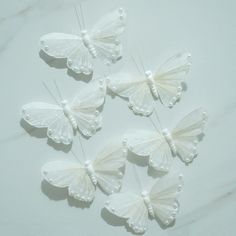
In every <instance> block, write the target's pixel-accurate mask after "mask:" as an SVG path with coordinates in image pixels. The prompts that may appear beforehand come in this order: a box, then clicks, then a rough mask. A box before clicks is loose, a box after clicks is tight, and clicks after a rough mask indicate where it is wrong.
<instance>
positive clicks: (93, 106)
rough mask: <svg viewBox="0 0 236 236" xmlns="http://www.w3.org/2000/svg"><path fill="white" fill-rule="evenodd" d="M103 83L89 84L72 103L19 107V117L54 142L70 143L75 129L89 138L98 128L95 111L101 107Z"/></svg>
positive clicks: (98, 114)
mask: <svg viewBox="0 0 236 236" xmlns="http://www.w3.org/2000/svg"><path fill="white" fill-rule="evenodd" d="M105 96H106V83H105V82H104V81H103V79H100V80H95V81H92V82H90V83H89V84H88V85H86V86H84V87H83V88H81V89H80V90H79V91H78V94H77V96H76V97H75V98H74V99H73V101H72V102H68V101H67V100H64V99H63V100H62V101H61V103H58V104H57V105H54V104H48V103H44V102H32V103H28V104H26V105H24V106H23V108H22V118H23V119H24V120H25V121H26V122H27V123H28V124H30V125H31V126H33V127H36V128H47V135H48V137H49V138H50V139H52V140H53V141H54V142H55V143H63V144H66V145H68V144H70V143H71V142H72V140H73V139H72V138H73V135H74V134H75V133H76V131H77V130H78V129H79V130H80V131H81V133H82V134H83V135H85V136H88V137H89V136H92V135H93V134H94V133H96V130H97V129H99V128H100V127H101V125H102V116H101V114H100V112H99V111H98V110H97V108H99V107H100V106H102V105H103V103H104V100H105Z"/></svg>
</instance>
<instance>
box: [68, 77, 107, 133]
mask: <svg viewBox="0 0 236 236" xmlns="http://www.w3.org/2000/svg"><path fill="white" fill-rule="evenodd" d="M105 96H106V83H105V81H103V80H94V81H91V82H90V83H89V84H88V85H86V86H85V87H83V88H82V89H81V90H80V91H79V92H78V95H77V96H76V97H75V99H74V100H73V101H72V103H71V105H70V106H71V112H72V115H73V116H74V117H75V119H76V122H77V125H78V128H79V130H80V131H81V132H82V133H83V135H85V136H92V135H93V134H94V133H95V132H96V130H97V129H99V128H100V127H101V125H102V117H101V114H100V112H99V111H98V108H99V107H101V106H102V105H103V103H104V101H105Z"/></svg>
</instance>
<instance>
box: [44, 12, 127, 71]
mask: <svg viewBox="0 0 236 236" xmlns="http://www.w3.org/2000/svg"><path fill="white" fill-rule="evenodd" d="M125 19H126V13H125V10H124V9H123V8H119V9H117V10H115V11H113V12H111V13H109V14H107V15H105V16H104V17H103V18H102V19H101V20H99V21H98V22H97V23H96V24H95V26H94V27H93V28H92V30H90V31H88V30H86V29H81V31H80V34H79V35H71V34H64V33H49V34H46V35H43V36H42V37H41V38H40V45H41V49H42V50H43V51H44V52H45V53H46V54H48V55H50V56H52V57H54V58H66V59H67V67H68V68H70V69H71V70H73V71H74V72H76V73H84V74H91V73H92V72H93V59H95V58H99V59H101V60H105V62H106V63H107V64H110V63H115V62H116V61H117V60H119V59H120V58H121V56H122V45H121V42H120V41H119V40H118V37H119V36H120V35H121V34H122V33H123V31H124V28H125Z"/></svg>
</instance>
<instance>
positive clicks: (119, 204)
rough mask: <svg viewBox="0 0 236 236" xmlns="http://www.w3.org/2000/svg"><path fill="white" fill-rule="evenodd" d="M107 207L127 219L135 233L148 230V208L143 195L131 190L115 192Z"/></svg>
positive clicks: (110, 197)
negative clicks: (130, 191)
mask: <svg viewBox="0 0 236 236" xmlns="http://www.w3.org/2000/svg"><path fill="white" fill-rule="evenodd" d="M105 207H106V209H107V210H108V211H109V212H111V213H112V214H114V215H116V216H118V217H121V218H124V219H127V223H128V225H129V227H131V228H132V229H133V230H134V232H135V233H144V232H145V231H146V229H147V221H148V210H147V208H146V206H145V203H144V201H143V198H142V197H141V196H138V195H135V194H132V193H129V192H125V193H115V194H112V195H110V196H109V198H108V201H107V202H106V206H105Z"/></svg>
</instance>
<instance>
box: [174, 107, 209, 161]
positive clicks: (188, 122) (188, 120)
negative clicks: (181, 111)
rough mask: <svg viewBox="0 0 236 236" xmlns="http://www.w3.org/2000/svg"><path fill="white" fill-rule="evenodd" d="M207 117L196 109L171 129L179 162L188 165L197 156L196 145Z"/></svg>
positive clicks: (200, 109) (203, 112) (202, 111)
mask: <svg viewBox="0 0 236 236" xmlns="http://www.w3.org/2000/svg"><path fill="white" fill-rule="evenodd" d="M206 119H207V115H206V112H205V111H204V110H203V109H202V108H199V109H196V110H194V111H192V112H191V113H190V114H188V115H187V116H185V117H184V118H183V119H182V120H181V121H180V122H179V123H178V124H177V126H176V127H175V128H174V129H173V131H172V138H173V140H174V143H175V145H176V149H177V153H178V155H179V156H180V158H181V160H182V161H183V162H185V163H190V162H192V161H193V159H194V158H195V157H196V155H197V144H198V141H199V139H200V137H201V135H203V130H204V127H205V123H206Z"/></svg>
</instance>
